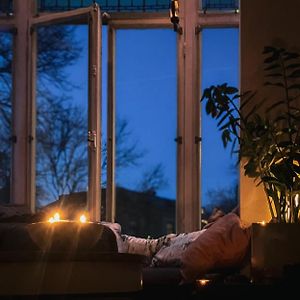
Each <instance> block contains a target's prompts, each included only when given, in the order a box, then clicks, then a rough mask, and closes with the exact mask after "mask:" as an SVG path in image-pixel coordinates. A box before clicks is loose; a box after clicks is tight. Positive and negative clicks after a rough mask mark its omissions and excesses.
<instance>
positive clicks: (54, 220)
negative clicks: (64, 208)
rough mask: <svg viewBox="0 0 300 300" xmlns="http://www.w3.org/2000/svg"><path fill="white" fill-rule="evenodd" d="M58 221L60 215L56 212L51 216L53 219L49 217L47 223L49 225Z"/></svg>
mask: <svg viewBox="0 0 300 300" xmlns="http://www.w3.org/2000/svg"><path fill="white" fill-rule="evenodd" d="M59 221H60V215H59V213H58V212H56V213H55V214H54V215H53V217H50V218H49V219H48V222H49V223H55V222H59Z"/></svg>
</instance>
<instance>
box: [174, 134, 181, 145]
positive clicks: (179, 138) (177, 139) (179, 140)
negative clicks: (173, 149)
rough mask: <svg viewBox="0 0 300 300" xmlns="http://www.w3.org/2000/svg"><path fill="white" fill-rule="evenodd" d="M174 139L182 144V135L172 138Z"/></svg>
mask: <svg viewBox="0 0 300 300" xmlns="http://www.w3.org/2000/svg"><path fill="white" fill-rule="evenodd" d="M174 141H175V142H176V143H178V144H182V136H178V137H176V138H175V139H174Z"/></svg>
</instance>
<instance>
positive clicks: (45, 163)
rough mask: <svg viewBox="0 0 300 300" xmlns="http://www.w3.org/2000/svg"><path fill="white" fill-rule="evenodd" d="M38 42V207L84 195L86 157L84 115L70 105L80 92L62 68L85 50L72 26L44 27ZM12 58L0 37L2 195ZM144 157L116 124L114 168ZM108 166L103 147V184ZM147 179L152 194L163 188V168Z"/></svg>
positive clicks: (124, 125)
mask: <svg viewBox="0 0 300 300" xmlns="http://www.w3.org/2000/svg"><path fill="white" fill-rule="evenodd" d="M37 38H38V43H37V45H38V51H37V55H38V57H37V84H36V99H37V100H36V101H37V105H36V107H37V116H36V118H37V120H36V124H37V127H36V141H35V142H36V153H37V155H36V196H37V201H38V205H41V204H44V203H47V202H49V201H53V200H56V199H58V196H59V195H61V194H66V193H73V192H78V191H82V190H86V187H87V172H88V158H87V154H88V153H87V112H85V111H83V109H82V107H80V106H79V105H78V104H76V103H74V101H72V94H73V92H74V90H76V88H78V87H77V86H75V85H74V84H72V82H71V81H70V79H69V76H68V73H67V71H66V66H68V67H69V66H72V65H74V64H75V63H76V62H77V60H78V58H79V57H80V55H81V53H82V49H83V46H82V45H81V42H80V40H78V38H77V37H76V26H69V25H63V26H62V25H51V26H42V27H39V28H38V31H37ZM12 56H13V54H12V37H11V35H10V34H5V33H4V34H3V33H0V117H1V118H0V138H1V144H0V192H1V191H2V190H4V189H5V190H8V191H9V188H10V161H11V128H12V124H11V119H12V113H11V111H12V103H11V92H12V74H11V66H12V59H13V57H12ZM143 156H144V152H142V151H141V150H139V148H138V142H137V141H134V140H133V139H132V131H131V130H130V129H129V126H128V121H127V120H122V119H120V120H118V122H117V127H116V166H117V168H127V167H130V166H135V165H137V164H138V163H139V162H140V159H141V158H142V157H143ZM106 166H107V147H106V143H103V145H102V163H101V168H102V171H103V175H104V178H105V177H106V176H105V173H106ZM155 174H156V176H157V178H156V181H155V179H154V176H155ZM145 176H148V178H150V179H151V180H150V182H151V185H152V188H155V189H157V188H158V185H160V186H162V184H163V183H164V182H163V175H162V167H161V165H158V166H156V167H154V168H153V170H152V173H151V172H150V173H148V174H146V175H145ZM149 176H150V177H149ZM145 178H146V177H145ZM102 183H103V185H104V186H105V183H106V182H105V180H104V181H103V182H102ZM0 194H1V193H0ZM0 197H1V195H0ZM8 199H9V196H6V200H7V201H8ZM1 200H3V199H1Z"/></svg>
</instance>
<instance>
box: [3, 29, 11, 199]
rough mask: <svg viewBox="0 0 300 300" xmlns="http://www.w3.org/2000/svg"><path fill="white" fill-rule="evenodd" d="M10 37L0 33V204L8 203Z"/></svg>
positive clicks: (9, 179)
mask: <svg viewBox="0 0 300 300" xmlns="http://www.w3.org/2000/svg"><path fill="white" fill-rule="evenodd" d="M12 42H13V39H12V35H11V34H10V33H6V32H0V141H1V143H0V202H4V203H9V202H10V181H11V158H12V139H11V135H12V101H11V96H12V68H11V67H12V56H13V51H12V46H13V45H12Z"/></svg>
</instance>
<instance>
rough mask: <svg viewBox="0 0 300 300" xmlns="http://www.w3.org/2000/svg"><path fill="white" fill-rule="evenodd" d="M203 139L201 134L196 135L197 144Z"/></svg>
mask: <svg viewBox="0 0 300 300" xmlns="http://www.w3.org/2000/svg"><path fill="white" fill-rule="evenodd" d="M201 141H202V137H201V136H195V144H199V143H200V142H201Z"/></svg>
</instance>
